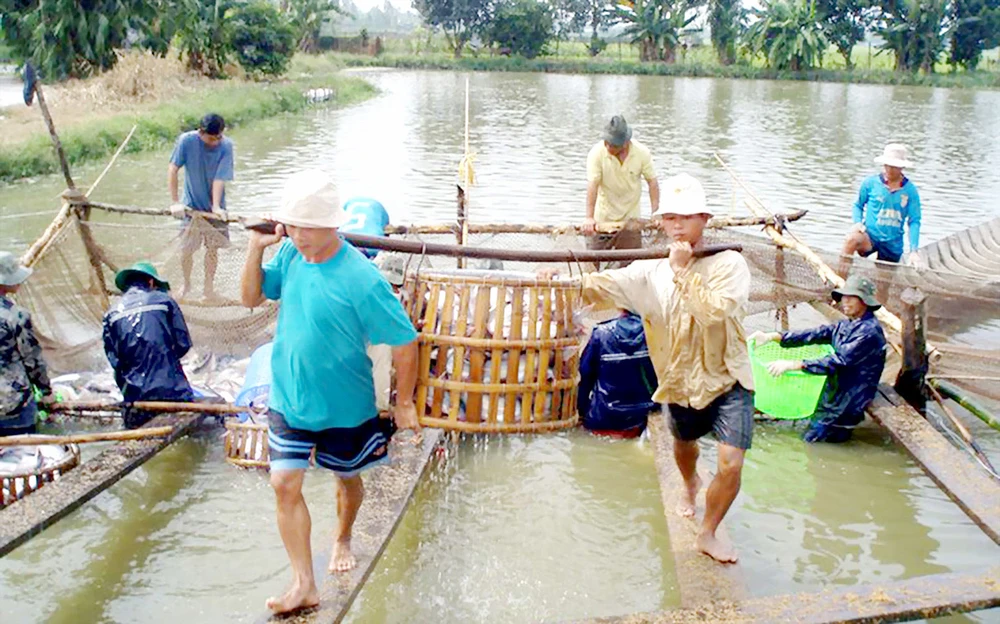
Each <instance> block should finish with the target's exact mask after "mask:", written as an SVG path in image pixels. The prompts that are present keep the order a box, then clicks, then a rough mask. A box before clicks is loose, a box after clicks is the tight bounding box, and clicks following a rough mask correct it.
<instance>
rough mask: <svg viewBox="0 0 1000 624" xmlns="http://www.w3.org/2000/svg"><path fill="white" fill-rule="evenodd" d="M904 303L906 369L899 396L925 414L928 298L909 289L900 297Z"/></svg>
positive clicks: (898, 384) (899, 381) (899, 380)
mask: <svg viewBox="0 0 1000 624" xmlns="http://www.w3.org/2000/svg"><path fill="white" fill-rule="evenodd" d="M900 300H901V301H902V303H903V309H902V321H903V333H902V343H903V366H902V368H901V369H900V371H899V375H898V376H897V377H896V384H895V386H894V388H895V390H896V392H898V393H899V396H901V397H903V398H904V399H906V402H907V403H909V404H910V405H912V406H913V407H914V408H916V409H917V411H919V412H920V413H921V414H923V413H925V410H926V409H927V391H926V390H925V388H926V383H925V381H926V377H927V369H928V363H927V338H926V335H925V327H926V325H927V314H926V309H925V305H924V303H925V302H926V300H927V297H926V295H924V293H923V292H921V291H920V290H918V289H916V288H907V289H906V290H904V291H903V294H902V295H901V296H900Z"/></svg>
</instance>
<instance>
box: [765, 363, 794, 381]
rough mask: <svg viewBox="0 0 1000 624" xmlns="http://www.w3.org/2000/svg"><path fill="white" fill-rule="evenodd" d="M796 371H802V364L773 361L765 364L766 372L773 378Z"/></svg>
mask: <svg viewBox="0 0 1000 624" xmlns="http://www.w3.org/2000/svg"><path fill="white" fill-rule="evenodd" d="M797 370H802V362H799V361H796V360H775V361H773V362H768V363H767V372H769V373H771V374H772V375H774V376H775V377H780V376H781V375H784V374H785V373H788V372H791V371H797Z"/></svg>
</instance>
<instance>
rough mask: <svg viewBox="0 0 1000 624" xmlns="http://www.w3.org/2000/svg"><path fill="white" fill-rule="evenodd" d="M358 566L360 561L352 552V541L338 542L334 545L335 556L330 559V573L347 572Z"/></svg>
mask: <svg viewBox="0 0 1000 624" xmlns="http://www.w3.org/2000/svg"><path fill="white" fill-rule="evenodd" d="M356 565H358V560H357V558H356V557H355V556H354V553H352V552H351V541H350V540H347V541H346V542H344V541H339V540H338V541H337V542H336V543H335V544H334V545H333V556H332V557H330V572H333V573H336V572H347V571H349V570H353V569H354V566H356Z"/></svg>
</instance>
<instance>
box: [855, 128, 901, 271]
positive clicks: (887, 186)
mask: <svg viewBox="0 0 1000 624" xmlns="http://www.w3.org/2000/svg"><path fill="white" fill-rule="evenodd" d="M875 162H876V163H878V164H880V165H882V169H883V170H882V173H879V174H875V175H873V176H870V177H868V178H865V180H864V182H862V183H861V188H860V190H859V191H858V199H857V201H856V202H854V210H853V214H852V217H853V220H854V226H853V227H852V228H851V231H850V232H849V233H848V234H847V238H846V239H845V240H844V249H843V255H844V256H846V257H847V258H846V259H845V260H844V262H843V263H842V264H841V267H840V273H841V275H842V276H846V275H847V272H848V271H849V270H850V259H849V258H850V256H853V255H854V254H855V253H858V254H860V255H862V256H870V255H872V254H878V259H879V260H881V261H883V262H899V261H900V259H902V257H903V228H904V224H905V226H906V228H908V230H909V248H910V255H909V256H908V258H907V260H908V262H909V263H910V264H912V265H919V263H920V256H919V255H917V247H918V246H919V244H920V193H919V192H918V191H917V186H916V185H915V184H914V183H913V182H911V181H910V180H909V179H908V178H907V177H906V176H905V175H903V169H905V168H907V167H911V166H913V163H911V162H910V160H909V158H908V156H907V150H906V146H905V145H901V144H898V143H890V144H889V145H886V146H885V149H884V150H883V151H882V155H881V156H878V157H876V158H875Z"/></svg>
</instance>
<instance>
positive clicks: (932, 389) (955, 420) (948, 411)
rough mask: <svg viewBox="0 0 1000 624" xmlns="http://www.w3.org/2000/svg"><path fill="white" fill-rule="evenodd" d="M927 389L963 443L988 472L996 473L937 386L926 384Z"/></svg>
mask: <svg viewBox="0 0 1000 624" xmlns="http://www.w3.org/2000/svg"><path fill="white" fill-rule="evenodd" d="M927 389H928V390H929V391H930V393H931V396H932V397H934V400H935V401H937V404H938V405H939V406H941V410H942V411H943V412H944V414H945V416H947V417H948V420H950V421H951V424H953V425H955V428H956V429H958V433H959V434H960V435H961V436H962V439H963V440H965V443H966V444H968V445H969V446H971V447H972V450H973V452H975V454H976V457H978V458H979V461H981V462H982V463H983V465H984V466H986V468H987V469H988V470H989V471H990V472H992V473H993V474H997V469H996V468H994V467H993V464H992V463H990V458H989V457H987V456H986V453H984V452H983V449H981V448H979V444H978V443H977V442H976V440H975V438H973V437H972V433H971V432H970V431H969V429H968V428H967V427H966V426H965V423H963V422H962V421H961V420H959V419H958V417H957V416H955V412H953V411H951V408H949V407H948V406H947V405H945V404H944V398H943V397H942V396H941V393H940V392H938V391H937V388H935V387H934V386H932V385H930V384H928V385H927Z"/></svg>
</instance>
